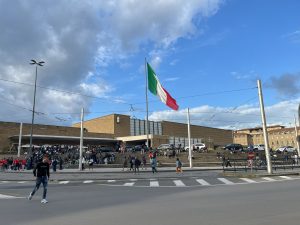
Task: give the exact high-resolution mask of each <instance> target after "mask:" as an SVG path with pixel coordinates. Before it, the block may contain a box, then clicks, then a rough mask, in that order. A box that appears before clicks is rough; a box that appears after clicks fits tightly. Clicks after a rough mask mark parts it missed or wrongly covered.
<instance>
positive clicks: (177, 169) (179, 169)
mask: <svg viewBox="0 0 300 225" xmlns="http://www.w3.org/2000/svg"><path fill="white" fill-rule="evenodd" d="M181 167H182V163H181V161H180V160H179V158H177V159H176V173H182V168H181Z"/></svg>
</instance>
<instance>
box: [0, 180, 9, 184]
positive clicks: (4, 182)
mask: <svg viewBox="0 0 300 225" xmlns="http://www.w3.org/2000/svg"><path fill="white" fill-rule="evenodd" d="M1 183H2V184H7V183H9V181H7V180H3V181H1Z"/></svg>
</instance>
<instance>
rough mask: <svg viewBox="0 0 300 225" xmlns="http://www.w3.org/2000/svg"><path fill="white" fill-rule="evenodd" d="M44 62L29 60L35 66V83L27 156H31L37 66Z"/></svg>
mask: <svg viewBox="0 0 300 225" xmlns="http://www.w3.org/2000/svg"><path fill="white" fill-rule="evenodd" d="M44 63H45V62H44V61H40V62H37V61H35V60H34V59H32V60H31V63H30V64H31V65H35V81H34V95H33V106H32V120H31V129H30V143H29V155H31V153H32V152H31V150H32V133H33V124H34V113H35V112H34V110H35V95H36V81H37V68H38V66H43V64H44Z"/></svg>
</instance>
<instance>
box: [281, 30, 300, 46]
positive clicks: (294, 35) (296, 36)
mask: <svg viewBox="0 0 300 225" xmlns="http://www.w3.org/2000/svg"><path fill="white" fill-rule="evenodd" d="M282 38H285V39H288V40H289V41H290V42H292V43H294V44H299V43H300V30H296V31H294V32H291V33H288V34H285V35H282Z"/></svg>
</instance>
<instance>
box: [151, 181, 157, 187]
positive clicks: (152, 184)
mask: <svg viewBox="0 0 300 225" xmlns="http://www.w3.org/2000/svg"><path fill="white" fill-rule="evenodd" d="M150 187H159V183H158V181H150Z"/></svg>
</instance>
